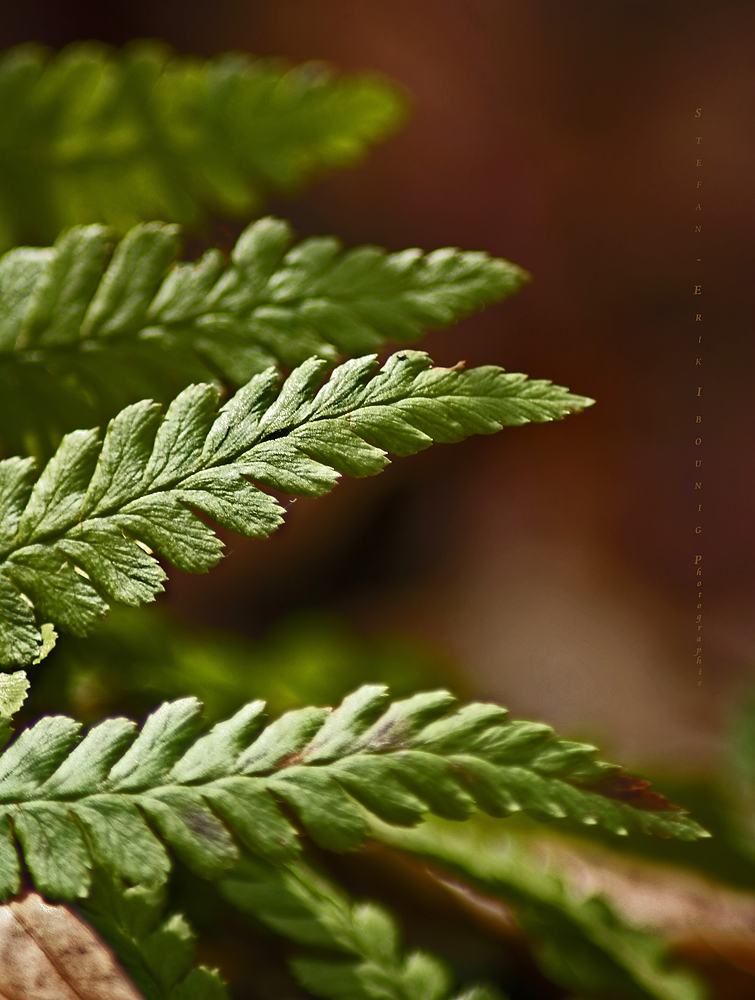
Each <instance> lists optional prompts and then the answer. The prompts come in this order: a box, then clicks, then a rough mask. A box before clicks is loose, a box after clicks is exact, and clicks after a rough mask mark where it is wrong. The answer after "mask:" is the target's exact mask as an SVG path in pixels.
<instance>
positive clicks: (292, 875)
mask: <svg viewBox="0 0 755 1000" xmlns="http://www.w3.org/2000/svg"><path fill="white" fill-rule="evenodd" d="M220 888H221V891H222V893H223V895H224V896H225V898H226V899H227V900H228V901H229V902H230V903H232V904H233V905H234V906H236V907H238V908H239V909H241V910H243V911H245V912H247V913H250V914H252V915H253V916H254V917H255V918H256V919H257V920H259V921H260V923H262V924H265V926H267V927H269V928H270V929H271V930H272V931H274V932H275V933H276V934H280V935H281V936H283V937H286V938H289V939H290V940H292V941H296V942H297V943H298V944H303V945H307V946H309V947H310V948H316V949H321V950H324V951H325V956H323V954H322V951H321V953H320V954H317V953H315V954H314V955H302V956H297V957H295V958H294V959H293V960H292V961H291V966H292V968H293V971H294V974H295V976H296V978H297V979H298V980H299V982H300V983H301V985H302V986H304V987H305V989H307V990H308V991H309V992H310V993H312V994H314V996H317V997H326V998H327V1000H443V998H445V997H449V995H450V994H451V982H450V977H449V973H448V970H447V969H446V968H445V966H444V965H443V964H442V963H441V962H439V961H438V959H436V958H435V957H434V956H432V955H429V954H427V953H425V952H419V951H414V952H411V953H410V954H408V955H405V954H404V951H403V949H402V948H401V942H400V939H399V932H398V927H397V926H396V922H395V920H394V919H393V917H392V916H391V915H390V914H389V913H387V912H386V911H385V910H384V909H382V907H379V906H376V905H375V904H373V903H361V904H355V903H353V902H352V901H351V900H350V899H349V898H348V897H347V896H346V895H345V894H344V893H343V892H342V891H341V890H340V889H339V888H338V887H337V886H335V885H334V884H333V883H332V882H330V881H329V880H327V879H325V878H324V877H323V876H322V875H320V874H317V873H315V872H314V871H313V870H312V869H311V868H310V867H309V866H307V865H305V864H303V863H302V862H295V863H293V864H289V865H285V866H279V865H270V864H265V863H264V862H260V861H259V860H256V859H252V858H249V857H245V858H243V859H242V861H241V862H240V863H239V864H238V865H237V866H236V868H234V870H233V872H232V873H231V875H230V876H229V877H228V878H226V879H224V880H223V881H222V882H221V884H220ZM328 952H329V953H330V955H328V954H327V953H328ZM333 952H335V953H336V954H337V955H338V957H337V958H333V957H332V953H333ZM497 996H498V994H496V993H495V992H493V991H492V990H491V989H489V988H486V987H480V986H478V987H474V988H473V989H471V990H469V991H466V992H465V993H464V994H463V997H464V998H465V1000H495V997H497ZM459 1000H461V998H459Z"/></svg>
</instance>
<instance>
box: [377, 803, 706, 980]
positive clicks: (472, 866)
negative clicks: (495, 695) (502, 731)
mask: <svg viewBox="0 0 755 1000" xmlns="http://www.w3.org/2000/svg"><path fill="white" fill-rule="evenodd" d="M372 832H373V834H375V835H377V836H378V837H380V838H381V839H383V840H385V841H386V842H387V843H389V844H392V845H394V846H396V847H401V848H404V849H405V850H410V851H413V852H417V853H420V854H422V855H423V856H425V857H427V858H431V859H434V860H437V861H441V862H442V863H444V864H445V865H448V866H450V868H451V870H452V871H453V872H454V874H456V875H461V877H462V878H463V879H464V881H465V882H467V883H470V882H471V884H472V885H475V886H477V887H478V888H479V889H481V890H482V891H483V892H484V893H486V894H487V895H488V896H493V897H497V898H499V899H501V900H503V901H505V902H506V904H507V905H509V906H510V907H511V908H512V909H513V911H514V913H515V915H516V918H517V921H518V922H519V924H520V925H521V927H522V928H523V930H524V931H525V932H526V934H527V938H528V941H529V942H530V943H531V945H532V947H533V951H534V954H535V956H536V958H537V960H538V962H539V964H540V965H541V966H542V968H543V971H544V972H545V973H546V974H547V975H548V977H549V978H550V979H552V980H553V981H555V982H557V983H560V984H561V985H562V986H564V987H565V988H566V989H569V990H573V991H574V993H575V994H577V995H579V996H600V997H603V996H610V997H611V998H612V1000H619V998H622V997H627V998H631V997H636V998H644V1000H700V998H701V997H702V996H703V995H704V994H703V991H702V989H701V987H700V985H699V984H698V983H697V981H696V980H694V979H693V978H692V977H691V976H690V975H689V974H687V973H686V972H682V971H677V970H674V969H672V968H671V966H670V962H669V958H668V954H667V948H666V947H665V946H664V945H663V943H662V942H661V941H660V940H658V939H657V938H656V937H654V936H653V935H651V934H649V933H647V932H645V931H643V930H641V929H638V928H636V927H632V926H630V925H628V924H627V923H625V922H624V921H623V920H622V918H621V917H620V916H619V915H618V914H617V913H616V912H615V911H614V910H613V909H612V907H611V906H610V905H609V904H608V903H607V902H606V901H605V900H604V899H602V898H601V897H599V896H591V897H588V898H584V897H580V896H579V895H578V894H577V893H576V892H575V891H574V889H570V888H569V887H568V886H567V885H566V884H565V882H564V880H563V878H562V877H561V876H560V874H559V872H558V871H557V870H554V869H553V868H552V867H548V866H547V865H546V864H545V863H544V861H543V860H542V859H537V858H536V857H535V855H534V852H532V851H531V850H528V847H527V843H526V841H525V842H524V843H518V842H517V839H516V838H507V837H506V836H504V835H502V834H501V831H500V830H499V829H498V828H497V827H495V826H493V825H491V824H489V823H488V824H486V823H480V822H471V823H467V824H465V825H464V826H462V827H460V826H458V825H456V824H453V825H452V824H450V823H444V822H443V821H441V820H429V821H427V822H426V823H424V824H423V825H422V826H420V827H418V828H417V829H414V830H397V829H396V828H395V827H389V826H387V825H386V824H382V823H379V822H375V821H373V830H372Z"/></svg>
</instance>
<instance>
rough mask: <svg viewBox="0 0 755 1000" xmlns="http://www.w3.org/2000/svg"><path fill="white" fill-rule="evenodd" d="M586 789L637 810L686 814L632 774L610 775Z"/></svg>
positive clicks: (587, 786) (645, 781)
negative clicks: (617, 800)
mask: <svg viewBox="0 0 755 1000" xmlns="http://www.w3.org/2000/svg"><path fill="white" fill-rule="evenodd" d="M581 787H583V788H584V787H586V788H587V790H588V791H590V792H597V793H598V795H605V796H606V798H608V799H620V800H621V801H622V802H626V803H627V804H628V805H630V806H634V808H635V809H647V810H648V811H650V812H684V810H683V809H682V808H681V806H675V805H674V803H673V802H669V800H668V799H667V798H666V797H665V796H664V795H661V793H660V792H653V791H651V790H650V782H649V781H647V780H646V779H645V778H635V777H634V776H633V775H631V774H621V773H619V774H609V775H606V777H605V778H604V779H603V780H602V781H600V782H599V783H598V784H596V785H586V786H584V785H583V786H581Z"/></svg>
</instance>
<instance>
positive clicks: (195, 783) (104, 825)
mask: <svg viewBox="0 0 755 1000" xmlns="http://www.w3.org/2000/svg"><path fill="white" fill-rule="evenodd" d="M386 698H387V690H386V688H385V687H383V686H381V685H367V686H365V687H362V688H360V689H359V690H358V691H356V692H354V693H353V694H351V695H349V696H348V697H347V698H345V699H344V701H343V702H342V704H341V705H340V707H339V708H338V709H337V710H336V711H331V710H330V709H326V708H303V709H297V710H294V711H291V712H287V713H286V714H284V715H282V716H281V717H280V718H279V719H278V720H277V721H276V722H273V723H272V724H270V725H268V726H267V727H266V728H264V729H262V728H261V727H262V713H263V708H264V703H263V702H252V703H251V704H249V705H246V706H245V707H244V708H242V709H241V710H240V711H239V712H238V713H237V714H236V715H234V716H233V717H232V718H231V719H229V720H227V721H225V722H221V723H218V724H217V725H216V726H214V728H212V729H211V730H210V732H209V733H207V734H206V735H204V736H202V737H200V738H199V739H198V740H195V737H196V735H197V732H198V729H199V725H200V715H201V708H202V706H201V704H200V703H199V702H198V701H197V700H196V699H194V698H184V699H181V700H179V701H175V702H169V703H166V704H164V705H163V706H162V707H160V708H159V709H158V710H157V711H156V712H154V713H153V714H152V715H151V716H150V717H149V718H148V719H147V721H146V722H145V724H144V726H143V727H142V729H141V730H140V731H139V733H138V734H137V733H136V732H135V727H134V724H133V723H132V722H129V721H128V720H126V719H122V718H116V719H108V720H106V721H104V722H102V723H100V724H99V725H97V726H95V727H94V728H93V729H92V730H91V731H90V732H89V733H88V735H87V736H86V737H85V739H84V740H83V741H82V742H80V743H78V745H77V742H78V739H79V735H78V734H79V729H80V727H79V725H78V724H77V723H75V722H74V721H73V720H72V719H69V718H66V717H65V716H49V717H45V718H43V719H41V720H40V721H39V722H38V723H37V724H36V725H34V726H33V727H31V728H30V729H27V730H24V731H23V732H22V733H21V734H20V735H19V736H18V737H16V739H15V740H14V741H13V743H11V744H10V745H9V747H8V748H7V749H6V750H5V751H4V752H3V753H2V755H0V819H1V820H2V833H1V835H0V879H1V880H2V881H1V882H0V895H1V896H2V897H3V898H7V897H8V896H9V895H13V894H14V893H15V892H17V891H18V888H19V879H20V868H19V861H18V857H17V854H16V846H15V844H16V841H18V843H19V844H20V846H21V848H22V850H23V854H24V858H25V862H26V866H27V868H28V870H29V872H30V873H31V876H32V879H33V881H34V883H35V885H36V886H37V888H38V889H39V891H40V892H41V893H43V894H44V895H46V896H47V897H49V898H63V899H72V898H74V897H76V896H80V895H84V894H85V893H86V892H87V888H88V886H89V882H90V872H91V869H92V868H93V867H96V866H101V867H104V868H105V869H107V870H108V871H110V872H111V874H112V875H113V876H115V877H117V878H121V879H124V880H125V881H126V882H129V883H141V882H161V881H163V880H164V879H165V878H166V877H167V875H168V872H169V869H170V860H169V857H168V855H167V853H166V850H165V847H164V846H163V841H164V842H166V843H167V844H168V845H169V846H170V847H171V848H172V849H173V850H174V851H175V853H176V854H177V855H178V856H179V857H181V858H182V859H183V860H184V861H185V862H186V863H187V864H188V865H189V866H190V867H192V868H193V869H194V871H196V872H197V873H198V874H199V875H200V876H202V877H205V878H210V879H215V878H218V877H221V876H222V875H223V874H224V873H225V872H226V870H227V869H229V868H230V867H231V866H232V865H234V864H235V862H236V861H237V860H238V847H237V843H236V841H238V842H240V843H242V844H243V845H244V846H245V847H246V848H247V849H249V850H250V851H252V852H253V853H254V854H256V855H258V856H260V857H262V858H264V859H265V860H269V861H272V862H281V861H288V860H290V859H292V858H295V857H296V855H297V853H298V850H299V847H298V839H297V830H296V828H295V827H294V826H293V825H292V823H291V821H289V819H287V818H286V815H285V814H284V813H283V812H282V811H281V809H280V803H283V804H285V806H286V807H288V809H290V810H292V812H293V814H294V815H295V816H296V817H297V819H298V823H299V825H300V826H301V828H302V829H303V830H305V831H306V833H307V834H308V835H309V836H311V837H312V839H313V840H314V841H315V842H316V843H317V844H319V845H320V846H322V847H325V848H327V849H329V850H334V851H346V850H350V849H352V848H354V847H357V846H358V845H359V844H361V843H362V842H363V840H364V838H365V837H366V836H367V834H368V830H369V828H368V825H367V821H366V818H365V810H369V811H370V812H372V813H373V814H374V815H376V816H378V817H380V818H382V819H383V820H385V821H386V822H388V823H392V824H400V825H411V824H414V823H417V822H419V821H420V820H421V819H422V818H423V816H424V815H425V814H426V813H427V812H428V811H429V812H433V813H435V814H436V815H439V816H444V817H447V818H450V819H457V820H461V819H467V818H468V817H469V816H470V815H472V814H473V813H474V812H475V810H476V809H480V810H483V811H484V812H487V813H489V814H491V815H494V816H507V815H509V814H511V813H514V812H519V811H522V810H524V811H526V812H528V813H530V814H532V815H534V816H536V817H540V818H543V819H553V818H559V817H561V818H565V817H569V818H571V819H574V820H578V821H581V822H583V823H587V824H598V823H599V824H601V825H602V826H604V827H606V828H608V829H609V830H612V831H613V832H615V833H619V834H626V833H627V832H628V831H630V830H631V831H641V832H645V833H654V834H659V835H661V836H666V837H668V836H675V837H679V838H681V839H684V840H694V839H696V838H698V837H702V836H707V834H706V833H705V831H704V830H702V829H701V828H700V827H699V826H698V825H697V824H696V823H694V822H693V821H692V820H690V819H689V818H688V817H687V816H686V815H685V814H684V813H683V812H682V811H681V810H678V809H676V808H675V807H673V806H670V805H669V804H668V803H667V802H666V801H665V800H663V799H661V797H660V796H656V797H655V798H654V799H653V800H652V801H651V802H647V801H646V802H644V803H643V802H640V803H638V804H637V805H631V804H629V803H626V802H623V801H621V800H617V799H613V798H611V797H610V779H611V777H613V776H615V775H616V774H617V773H618V772H619V771H620V769H619V768H617V767H616V766H614V765H610V764H605V763H601V762H597V761H595V760H594V750H595V748H594V747H591V746H588V745H585V744H578V743H569V742H566V741H562V740H558V739H556V738H554V735H553V731H552V730H551V729H550V728H549V727H547V726H543V725H538V724H535V723H529V722H511V721H509V720H508V719H507V718H506V712H505V710H504V709H501V708H498V707H497V706H495V705H485V704H471V705H467V706H466V707H464V708H461V709H456V710H452V706H453V704H454V701H455V699H454V698H453V696H452V695H450V694H448V692H446V691H435V692H430V693H426V694H419V695H415V696H414V697H412V698H409V699H406V700H404V701H398V702H394V703H393V704H392V705H390V706H388V707H387V708H386V707H385V702H386ZM260 730H261V731H260ZM601 788H603V789H608V791H609V795H608V796H607V795H604V794H601V792H600V790H601ZM648 805H649V806H650V807H649V808H647V806H648ZM642 806H645V808H643V807H642ZM153 830H154V831H156V832H157V836H155V833H154V832H153ZM234 838H236V839H234Z"/></svg>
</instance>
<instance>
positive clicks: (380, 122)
mask: <svg viewBox="0 0 755 1000" xmlns="http://www.w3.org/2000/svg"><path fill="white" fill-rule="evenodd" d="M404 115H405V99H404V97H403V95H402V94H401V93H400V91H399V90H398V88H397V87H395V86H394V85H392V84H391V83H389V82H388V81H386V80H383V79H381V78H379V77H377V76H370V75H368V74H360V75H353V76H343V77H334V76H332V74H331V73H329V72H328V70H327V69H325V68H323V67H322V66H321V65H314V64H311V63H310V64H305V65H303V66H298V67H294V68H289V67H287V66H286V65H285V64H282V63H280V62H274V61H271V60H262V59H250V58H248V57H246V56H244V55H242V54H240V53H235V54H228V55H223V56H219V57H217V58H215V59H212V60H209V61H204V60H200V59H195V58H185V57H177V56H173V55H171V54H170V52H169V51H168V50H167V49H166V48H164V47H162V46H159V45H156V44H149V43H137V44H135V45H131V46H128V47H127V48H125V49H123V50H122V51H115V50H113V49H110V48H108V47H107V46H104V45H99V44H95V43H91V42H90V43H86V44H78V45H73V46H71V47H69V48H67V49H65V50H64V51H63V52H61V53H60V54H58V55H53V56H49V54H48V53H47V52H46V51H45V50H44V49H42V48H40V47H35V46H23V47H20V48H16V49H11V50H10V51H8V52H6V53H5V54H4V55H3V57H2V59H1V60H0V136H1V137H2V140H1V141H2V156H1V157H0V246H2V247H3V248H5V247H8V246H13V245H17V244H19V243H21V242H26V241H28V242H43V243H44V242H47V241H48V240H50V239H52V238H53V237H54V235H55V234H56V233H58V232H60V230H61V229H64V228H66V227H67V226H71V225H76V224H78V223H90V222H104V223H106V224H107V225H112V226H113V227H114V228H115V229H116V230H118V231H119V232H124V231H125V230H126V229H128V228H129V226H132V225H134V223H136V222H140V221H143V220H145V219H154V218H162V219H167V220H170V221H175V222H182V223H192V224H196V223H197V222H200V221H201V220H202V219H203V218H204V216H205V214H206V213H207V212H214V213H216V214H220V215H226V216H227V215H233V216H240V215H247V216H248V215H249V214H250V212H252V211H253V210H255V209H256V208H258V206H259V204H260V201H261V199H262V197H263V196H264V195H266V194H267V193H268V192H290V191H292V190H293V189H295V188H297V187H299V186H300V185H301V184H302V182H303V181H305V180H308V179H309V178H310V177H312V176H314V175H317V174H318V173H321V172H323V171H324V170H326V169H331V168H334V167H344V166H348V165H349V164H351V163H353V162H354V161H355V160H356V159H358V158H359V157H360V156H361V155H362V154H363V153H364V152H365V151H366V149H367V148H368V147H369V146H370V145H372V144H373V143H376V142H379V141H381V140H383V139H384V138H386V136H387V135H388V134H389V133H391V132H392V131H393V130H394V129H395V128H396V127H397V126H398V124H399V123H400V122H401V121H402V119H403V118H404Z"/></svg>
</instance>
